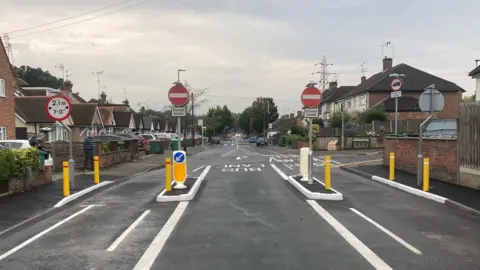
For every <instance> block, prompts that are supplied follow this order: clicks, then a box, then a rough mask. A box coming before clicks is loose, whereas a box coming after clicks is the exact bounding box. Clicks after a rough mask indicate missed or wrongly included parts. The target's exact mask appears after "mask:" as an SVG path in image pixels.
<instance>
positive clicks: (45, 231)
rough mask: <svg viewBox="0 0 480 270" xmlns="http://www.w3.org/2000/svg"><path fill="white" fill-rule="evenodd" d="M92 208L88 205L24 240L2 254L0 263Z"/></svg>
mask: <svg viewBox="0 0 480 270" xmlns="http://www.w3.org/2000/svg"><path fill="white" fill-rule="evenodd" d="M92 207H94V206H93V205H89V206H87V207H85V208H83V209H82V210H80V211H78V212H76V213H74V214H72V215H70V216H68V217H66V218H64V219H62V220H60V221H59V222H57V223H55V224H54V225H53V226H51V227H49V228H48V229H45V230H43V231H41V232H39V233H37V234H36V235H34V236H32V237H30V238H29V239H27V240H25V241H24V242H23V243H21V244H20V245H17V246H16V247H14V248H12V249H10V250H9V251H7V252H5V253H3V254H2V255H0V261H1V260H3V259H5V258H7V257H8V256H10V255H12V254H13V253H15V252H17V251H19V250H20V249H22V248H24V247H25V246H27V245H28V244H30V243H32V242H33V241H35V240H37V239H38V238H40V237H42V236H44V235H45V234H47V233H49V232H51V231H53V230H54V229H56V228H58V227H60V226H61V225H62V224H64V223H66V222H68V221H70V220H71V219H73V218H74V217H76V216H78V215H81V214H82V213H84V212H86V211H87V210H89V209H90V208H92Z"/></svg>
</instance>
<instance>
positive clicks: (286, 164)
mask: <svg viewBox="0 0 480 270" xmlns="http://www.w3.org/2000/svg"><path fill="white" fill-rule="evenodd" d="M283 165H284V166H285V167H287V168H289V169H290V170H292V171H293V168H292V167H290V166H288V165H287V164H285V163H284V164H283Z"/></svg>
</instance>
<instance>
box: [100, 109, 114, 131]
mask: <svg viewBox="0 0 480 270" xmlns="http://www.w3.org/2000/svg"><path fill="white" fill-rule="evenodd" d="M113 109H114V108H107V107H99V108H98V110H99V111H100V116H101V117H102V122H103V124H104V125H105V126H112V124H113V117H114V116H113Z"/></svg>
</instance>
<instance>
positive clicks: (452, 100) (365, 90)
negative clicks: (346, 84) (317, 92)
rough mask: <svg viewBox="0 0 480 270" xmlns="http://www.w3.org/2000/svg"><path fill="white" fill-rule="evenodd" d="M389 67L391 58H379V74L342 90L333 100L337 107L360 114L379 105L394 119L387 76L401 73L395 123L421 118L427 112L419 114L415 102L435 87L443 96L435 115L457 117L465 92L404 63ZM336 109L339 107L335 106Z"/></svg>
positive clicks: (390, 78) (388, 77) (419, 111)
mask: <svg viewBox="0 0 480 270" xmlns="http://www.w3.org/2000/svg"><path fill="white" fill-rule="evenodd" d="M392 65H393V60H392V59H391V58H385V59H383V71H381V72H379V73H377V74H375V75H373V76H371V77H370V78H368V79H367V78H365V77H362V79H361V83H360V84H359V85H357V86H356V87H354V88H353V89H351V90H349V91H345V92H344V93H343V94H341V95H340V96H339V97H337V98H336V100H335V101H334V102H335V103H336V104H337V105H339V104H341V103H342V102H343V103H344V104H345V111H347V112H351V113H353V112H360V111H363V110H366V109H370V108H373V107H376V106H380V105H383V106H384V107H385V110H386V111H387V112H388V113H389V115H388V118H389V119H390V120H392V119H394V111H395V109H394V104H395V103H394V99H391V98H390V93H391V92H392V90H391V89H390V82H391V80H392V77H390V76H389V75H390V74H394V73H396V74H404V75H405V77H404V78H403V82H404V84H403V88H402V97H400V98H399V99H398V103H399V110H398V112H399V114H398V119H399V120H406V119H425V118H426V117H427V113H424V112H421V110H420V108H419V105H418V99H419V97H420V95H421V93H422V92H423V91H424V89H425V88H426V87H428V86H429V85H432V84H435V87H436V89H437V90H438V91H440V92H441V93H442V94H443V96H444V97H445V106H444V109H443V110H442V111H441V112H440V113H439V114H438V117H439V118H457V111H458V106H459V104H460V102H461V100H462V93H463V92H465V90H464V89H462V88H461V87H460V86H458V85H456V84H455V83H453V82H450V81H447V80H445V79H442V78H439V77H437V76H434V75H432V74H429V73H427V72H425V71H422V70H419V69H416V68H414V67H412V66H409V65H407V64H403V63H402V64H398V65H396V66H392ZM335 108H339V106H335Z"/></svg>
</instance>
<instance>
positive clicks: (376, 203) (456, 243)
mask: <svg viewBox="0 0 480 270" xmlns="http://www.w3.org/2000/svg"><path fill="white" fill-rule="evenodd" d="M373 159H375V158H373ZM333 160H334V162H333V163H334V164H338V163H348V162H355V158H353V157H352V158H351V160H349V159H348V158H346V157H343V158H342V160H341V161H339V160H335V158H333ZM187 162H188V171H189V176H190V177H199V176H200V175H201V174H202V172H204V170H207V171H205V173H206V174H205V173H204V175H205V178H204V179H205V180H204V182H203V184H202V187H201V188H200V190H199V192H198V193H197V196H196V198H195V199H194V200H193V201H190V202H180V203H178V202H171V203H157V202H155V198H156V196H157V195H158V194H159V193H160V192H161V191H162V190H163V189H164V183H163V182H164V171H163V170H158V171H153V172H150V173H147V174H143V175H141V176H138V177H136V178H133V179H131V180H129V181H127V182H124V183H122V184H120V185H116V186H113V187H111V188H109V189H107V190H105V191H103V192H101V193H98V194H96V195H94V196H92V197H90V198H88V199H86V200H84V201H82V202H81V203H78V204H75V205H71V206H68V207H67V208H65V209H63V210H62V211H61V212H59V213H57V214H55V215H53V216H49V217H45V218H44V219H42V220H40V221H39V222H37V223H35V224H33V225H30V226H29V227H26V228H20V229H18V230H14V231H12V232H11V233H9V234H8V235H3V236H2V237H1V238H0V269H15V270H17V269H19V270H20V269H29V270H30V269H42V270H43V269H69V270H70V269H72V270H73V269H86V270H94V269H112V270H113V269H115V270H116V269H129V270H132V269H134V270H139V269H174V270H176V269H179V270H180V269H181V270H185V269H198V270H207V269H208V270H210V269H222V270H223V269H232V270H235V269H249V270H250V269H252V270H253V269H262V270H268V269H272V270H273V269H275V270H277V269H359V270H361V269H456V270H460V269H480V230H479V229H478V228H480V222H479V221H477V220H474V219H471V218H469V217H467V216H464V215H462V214H460V213H457V212H456V211H455V210H453V209H450V208H447V207H445V206H443V205H441V204H437V203H434V202H431V201H427V200H425V199H422V198H419V197H415V196H413V195H410V194H407V193H404V192H402V191H399V190H396V189H393V188H391V187H388V186H384V185H382V184H379V183H376V182H372V181H370V180H367V179H363V178H360V177H357V176H355V175H353V174H349V173H346V172H344V171H340V170H338V169H332V187H333V188H335V190H337V191H339V192H341V193H343V195H344V200H343V201H341V202H326V201H310V200H307V199H305V198H304V197H303V196H302V195H300V193H298V192H297V190H296V189H294V188H293V187H292V186H291V185H290V184H289V183H288V182H287V181H285V180H284V179H283V176H282V175H281V174H279V173H278V171H277V170H275V169H274V168H273V166H275V167H277V168H278V169H279V170H280V171H282V172H283V174H286V175H297V174H298V166H297V165H296V164H298V155H284V154H280V153H276V152H273V151H272V150H270V149H269V148H268V147H255V146H252V145H249V144H248V143H246V142H244V141H229V142H225V143H222V144H221V145H219V146H215V147H213V148H211V149H208V150H206V151H204V152H201V153H199V154H197V155H195V156H192V157H189V158H188V160H187ZM314 163H315V164H314V176H315V177H316V178H317V179H319V180H320V181H323V175H324V161H323V159H322V158H321V157H316V158H315V161H314ZM272 165H273V166H272Z"/></svg>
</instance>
